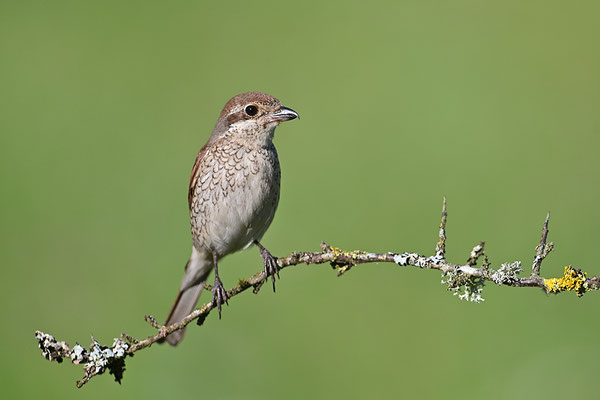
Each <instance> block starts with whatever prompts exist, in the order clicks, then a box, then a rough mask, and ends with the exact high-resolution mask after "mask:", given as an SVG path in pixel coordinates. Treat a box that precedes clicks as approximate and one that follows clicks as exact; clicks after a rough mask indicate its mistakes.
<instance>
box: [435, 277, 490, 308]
mask: <svg viewBox="0 0 600 400" xmlns="http://www.w3.org/2000/svg"><path fill="white" fill-rule="evenodd" d="M442 278H445V280H444V279H442V283H445V284H446V285H448V290H450V291H452V292H453V295H454V296H458V298H459V299H461V300H467V301H472V302H474V303H481V302H482V301H485V299H484V298H483V297H482V296H481V292H482V291H483V287H484V285H485V280H484V279H483V278H481V277H477V276H469V275H466V274H464V273H462V272H461V271H460V270H457V269H452V270H450V271H448V272H447V273H446V274H442Z"/></svg>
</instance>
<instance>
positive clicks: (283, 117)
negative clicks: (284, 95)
mask: <svg viewBox="0 0 600 400" xmlns="http://www.w3.org/2000/svg"><path fill="white" fill-rule="evenodd" d="M271 118H272V120H273V121H277V122H283V121H290V120H292V119H295V118H300V116H299V115H298V113H297V112H296V111H294V110H292V109H291V108H287V107H283V106H281V107H279V110H277V111H275V112H273V113H271Z"/></svg>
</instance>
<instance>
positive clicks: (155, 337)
mask: <svg viewBox="0 0 600 400" xmlns="http://www.w3.org/2000/svg"><path fill="white" fill-rule="evenodd" d="M447 216H448V213H447V211H446V199H445V198H444V202H443V206H442V218H441V222H440V231H439V236H438V241H437V244H436V247H435V254H434V255H433V256H424V255H420V254H417V253H409V252H403V253H398V252H387V253H370V252H366V251H362V250H354V251H344V250H341V249H338V248H337V247H333V246H330V245H329V244H327V243H321V251H318V252H301V253H298V252H293V253H291V254H289V255H288V256H286V257H281V258H278V259H277V264H278V266H279V269H280V270H283V269H285V268H289V267H292V266H296V265H299V264H329V265H331V267H332V268H333V269H334V270H336V271H337V274H338V276H340V275H342V274H344V273H346V272H347V271H349V270H350V269H351V268H352V267H354V266H357V265H359V264H366V263H392V264H395V265H399V266H402V267H416V268H420V269H433V270H438V271H441V273H442V276H443V279H442V283H444V284H445V285H446V286H447V288H448V290H449V291H451V292H453V294H454V295H457V296H458V297H459V298H460V299H464V300H468V301H473V302H481V301H483V300H484V299H483V297H482V290H483V288H484V286H485V284H486V283H487V282H491V283H493V284H496V285H500V286H513V287H537V288H541V289H543V290H544V291H545V292H546V293H553V294H555V293H560V292H569V291H573V292H575V293H576V294H577V296H579V297H581V296H583V294H584V293H586V292H587V291H589V290H600V275H598V276H594V277H591V278H588V277H587V274H586V273H585V272H582V271H581V270H579V269H575V268H573V267H571V266H566V267H565V268H564V275H563V276H562V277H558V278H549V279H544V278H542V277H541V276H540V270H541V265H542V261H543V260H544V259H545V258H546V257H547V256H548V254H549V253H550V252H551V251H552V249H553V245H554V244H553V243H552V242H550V243H547V238H548V232H549V231H548V222H549V219H550V213H548V215H547V216H546V220H545V222H544V225H543V228H542V236H541V239H540V242H539V244H538V245H537V247H536V249H535V257H534V261H533V267H532V271H531V274H530V275H529V276H524V277H522V276H520V273H521V272H523V269H522V268H521V262H520V261H515V262H512V263H503V264H501V265H500V267H499V268H498V269H493V268H491V267H490V263H489V261H488V258H487V255H486V254H485V250H484V242H480V243H479V244H477V245H476V246H475V247H474V248H473V250H472V251H471V253H470V254H469V257H468V259H467V261H466V263H465V264H452V263H450V262H449V261H447V260H446V239H447V238H446V221H447ZM480 259H482V260H483V261H482V263H481V266H480V267H479V268H478V267H476V265H477V263H478V261H479V260H480ZM267 278H268V277H267V275H266V274H265V272H264V271H261V272H259V273H257V274H256V275H254V276H252V277H250V278H248V279H242V280H240V281H239V282H238V284H237V285H236V286H234V287H233V288H231V289H230V290H229V291H228V292H227V294H228V297H229V298H231V297H233V296H237V295H238V294H240V293H242V292H244V291H246V290H248V289H250V288H252V291H253V292H254V293H255V294H256V293H258V292H259V290H260V289H261V287H262V285H263V284H264V283H265V282H266V281H267ZM215 307H216V306H215V304H213V303H212V302H210V303H206V304H204V305H203V306H201V307H200V308H197V309H195V310H194V311H192V312H191V313H190V314H189V315H188V316H186V317H185V318H184V319H183V321H181V322H179V323H176V324H172V325H169V326H162V325H160V324H159V323H157V321H156V319H155V318H154V317H152V316H151V315H146V317H145V320H146V321H147V322H148V323H149V324H150V325H151V326H152V327H153V328H154V329H155V330H156V331H155V332H154V333H153V334H152V335H150V336H148V337H146V338H145V339H143V340H138V339H135V338H134V337H132V336H130V335H127V334H125V333H123V334H121V336H120V337H118V338H115V339H114V342H113V344H112V345H111V346H103V345H101V344H100V343H98V342H97V341H96V340H95V339H94V338H93V337H92V343H91V345H90V347H89V348H87V349H86V348H84V347H83V346H81V345H79V344H76V345H75V346H73V347H70V346H69V345H68V344H67V343H66V342H64V341H57V340H56V339H55V338H54V337H53V336H52V335H49V334H47V333H44V332H41V331H36V332H35V337H36V339H37V340H38V344H39V347H40V349H41V350H42V355H43V356H44V357H45V358H46V359H48V360H50V361H57V362H59V363H60V362H62V360H63V359H70V360H71V362H72V363H73V364H83V365H84V377H83V378H82V379H81V380H79V381H77V387H81V386H83V385H84V384H85V383H87V382H88V381H89V380H90V379H91V378H93V377H94V376H96V375H100V374H103V373H104V372H106V371H108V372H109V373H110V374H112V375H114V377H115V380H116V381H117V382H119V383H120V382H121V379H122V377H123V372H124V370H125V358H126V357H127V356H133V354H134V353H135V352H137V351H140V350H142V349H145V348H147V347H150V346H151V345H152V344H154V343H157V342H161V341H162V340H163V339H164V338H165V337H166V336H167V335H168V334H170V333H172V332H175V331H177V330H180V329H183V328H184V327H185V326H187V325H188V324H190V323H191V322H193V321H196V323H197V324H198V325H202V323H204V320H205V319H206V317H207V316H208V314H210V312H211V311H212V310H213V309H214V308H215Z"/></svg>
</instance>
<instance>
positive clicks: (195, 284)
mask: <svg viewBox="0 0 600 400" xmlns="http://www.w3.org/2000/svg"><path fill="white" fill-rule="evenodd" d="M212 267H213V263H212V260H211V257H210V256H209V255H202V254H200V253H199V252H198V251H196V249H195V248H194V249H193V250H192V256H191V257H190V260H189V261H188V262H187V265H186V267H185V274H184V275H183V280H182V281H181V287H180V288H179V291H178V292H177V297H175V301H174V302H173V306H171V311H169V315H168V317H167V321H166V322H165V326H167V325H171V324H174V323H176V322H181V321H182V320H183V318H185V316H187V315H188V314H189V313H191V312H192V310H193V309H194V307H195V306H196V303H197V302H198V297H199V296H200V293H201V292H202V288H203V287H204V282H206V278H207V277H208V274H210V271H211V270H212ZM184 333H185V328H184V329H181V330H178V331H176V332H173V333H171V334H170V335H169V336H167V338H166V340H167V342H168V343H169V344H170V345H171V346H176V345H177V344H178V343H179V342H180V341H181V339H183V335H184Z"/></svg>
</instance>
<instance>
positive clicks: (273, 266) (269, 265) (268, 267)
mask: <svg viewBox="0 0 600 400" xmlns="http://www.w3.org/2000/svg"><path fill="white" fill-rule="evenodd" d="M254 244H255V245H257V246H258V248H259V249H260V255H261V257H262V258H263V261H264V263H265V274H267V278H269V276H271V280H272V281H273V292H274V291H275V275H277V277H278V278H279V266H278V265H277V259H276V258H275V257H273V255H272V254H271V252H270V251H269V250H267V249H265V247H264V246H263V245H262V244H260V243H259V242H258V240H255V241H254Z"/></svg>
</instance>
